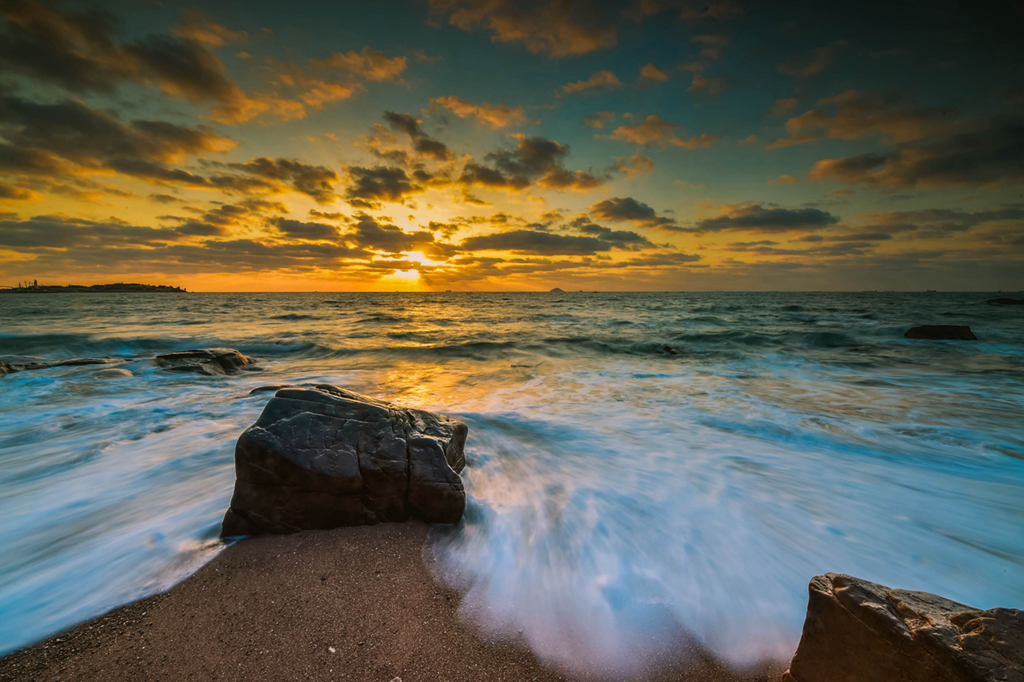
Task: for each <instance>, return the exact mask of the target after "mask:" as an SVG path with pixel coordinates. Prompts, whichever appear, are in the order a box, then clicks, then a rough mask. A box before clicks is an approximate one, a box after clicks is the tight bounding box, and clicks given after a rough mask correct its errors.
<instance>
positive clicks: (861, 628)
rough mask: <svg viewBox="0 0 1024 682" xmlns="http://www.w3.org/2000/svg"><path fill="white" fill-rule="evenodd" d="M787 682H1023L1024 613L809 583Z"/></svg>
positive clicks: (842, 581)
mask: <svg viewBox="0 0 1024 682" xmlns="http://www.w3.org/2000/svg"><path fill="white" fill-rule="evenodd" d="M783 680H784V682H874V681H877V682H982V680H986V681H995V680H999V681H1000V682H1022V681H1024V611H1019V610H1017V609H989V610H987V611H982V610H980V609H975V608H973V607H970V606H965V605H964V604H959V603H957V602H955V601H950V600H949V599H944V598H943V597H938V596H936V595H934V594H929V593H927V592H910V591H907V590H896V589H892V588H889V587H885V586H884V585H878V584H876V583H872V582H868V581H867V580H861V579H859V578H854V577H852V576H848V575H839V574H836V573H829V574H827V575H819V576H817V577H815V578H813V579H812V580H811V584H810V599H809V600H808V603H807V619H806V620H805V621H804V631H803V636H802V637H801V638H800V646H799V648H798V649H797V651H796V655H795V656H793V661H792V662H791V663H790V667H789V670H788V671H787V672H786V674H785V675H784V676H783Z"/></svg>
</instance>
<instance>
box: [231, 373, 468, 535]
mask: <svg viewBox="0 0 1024 682" xmlns="http://www.w3.org/2000/svg"><path fill="white" fill-rule="evenodd" d="M467 431H468V429H467V428H466V425H465V424H463V423H462V422H459V421H454V420H451V419H448V418H446V417H441V416H438V415H435V414H431V413H430V412H424V411H422V410H413V409H406V408H400V407H397V406H395V405H392V404H391V403H386V402H383V401H380V400H375V399H373V398H368V397H366V396H363V395H359V394H358V393H353V392H351V391H346V390H344V389H342V388H338V387H336V386H329V385H324V384H320V385H317V386H316V387H313V388H284V389H281V390H279V391H278V392H277V394H276V395H275V396H274V397H273V398H271V399H270V402H268V403H267V406H266V407H265V408H264V409H263V414H261V415H260V418H259V419H258V420H257V421H256V423H255V424H254V425H252V426H250V427H249V428H248V429H246V431H245V432H244V433H243V434H242V435H241V436H240V437H239V439H238V443H237V444H236V446H235V475H236V480H235V493H234V496H233V497H232V498H231V507H230V508H229V509H228V512H227V514H226V515H225V516H224V524H223V527H222V529H221V535H223V536H225V537H227V536H234V535H256V534H260V533H293V532H296V531H300V530H305V529H315V528H334V527H337V526H352V525H360V524H367V523H377V522H379V521H403V520H405V519H407V518H409V517H410V516H411V515H415V516H418V517H420V518H423V519H425V520H427V521H432V522H438V523H455V522H457V521H458V520H459V519H460V518H462V512H463V510H464V509H465V506H466V494H465V491H464V490H463V487H462V479H461V478H459V474H458V473H457V472H460V471H462V469H463V467H464V466H465V464H466V460H465V457H464V455H463V447H464V445H465V442H466V433H467Z"/></svg>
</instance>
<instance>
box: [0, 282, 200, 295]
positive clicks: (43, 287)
mask: <svg viewBox="0 0 1024 682" xmlns="http://www.w3.org/2000/svg"><path fill="white" fill-rule="evenodd" d="M154 291H156V292H161V293H172V294H185V293H188V289H184V288H182V287H172V286H169V285H167V284H133V283H125V282H117V283H116V284H92V285H90V286H85V285H81V284H65V285H56V284H36V283H33V284H30V285H21V286H16V287H7V288H3V289H0V294H92V293H148V292H154Z"/></svg>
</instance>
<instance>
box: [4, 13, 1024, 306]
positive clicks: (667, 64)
mask: <svg viewBox="0 0 1024 682" xmlns="http://www.w3.org/2000/svg"><path fill="white" fill-rule="evenodd" d="M833 4H835V5H836V6H829V5H833ZM0 15H2V19H0V285H4V286H13V285H16V284H17V283H18V282H19V281H23V280H38V281H39V282H40V284H44V283H45V284H94V283H102V282H117V281H128V282H145V283H152V284H171V285H179V286H184V287H187V288H188V289H190V290H194V291H399V290H401V291H406V290H422V291H445V290H452V291H495V290H515V291H520V290H527V291H529V290H547V289H549V288H552V287H560V288H562V289H565V290H580V289H582V290H613V291H642V290H655V291H680V290H682V291H699V290H873V289H878V290H887V289H895V290H923V289H938V290H965V291H966V290H979V291H995V290H1007V291H1013V290H1019V289H1021V288H1022V287H1024V192H1022V188H1024V60H1022V55H1024V47H1022V45H1024V41H1022V39H1021V35H1022V33H1024V9H1022V6H1021V5H1020V4H1019V3H1014V2H950V1H947V0H931V1H929V2H900V1H892V2H886V3H812V2H800V3H792V2H790V3H787V2H767V1H765V2H751V1H746V0H703V1H701V2H691V1H690V0H633V1H631V2H619V3H608V2H600V3H599V2H589V3H588V2H583V1H576V2H558V1H552V2H533V1H529V0H527V1H519V0H479V1H474V0H414V1H412V2H392V1H391V0H375V1H374V2H372V3H365V2H359V3H349V2H302V3H294V2H292V3H275V2H259V3H254V2H251V1H247V2H234V1H230V0H227V1H221V2H216V3H206V4H205V6H203V7H202V8H200V6H199V5H198V4H191V3H176V2H151V1H148V0H132V1H124V2H105V3H89V2H85V3H83V2H34V1H29V0H0Z"/></svg>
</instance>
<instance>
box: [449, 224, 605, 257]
mask: <svg viewBox="0 0 1024 682" xmlns="http://www.w3.org/2000/svg"><path fill="white" fill-rule="evenodd" d="M461 248H462V249H464V250H466V251H515V252H518V253H535V254H542V255H546V256H584V255H590V254H594V253H599V252H601V251H608V250H610V249H611V248H612V244H610V243H608V242H604V241H601V240H600V239H597V238H596V237H585V236H576V235H560V234H552V233H550V232H540V231H538V230H511V231H509V232H498V233H496V234H489V235H484V236H481V237H470V238H469V239H466V240H465V241H463V242H462V244H461Z"/></svg>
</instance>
